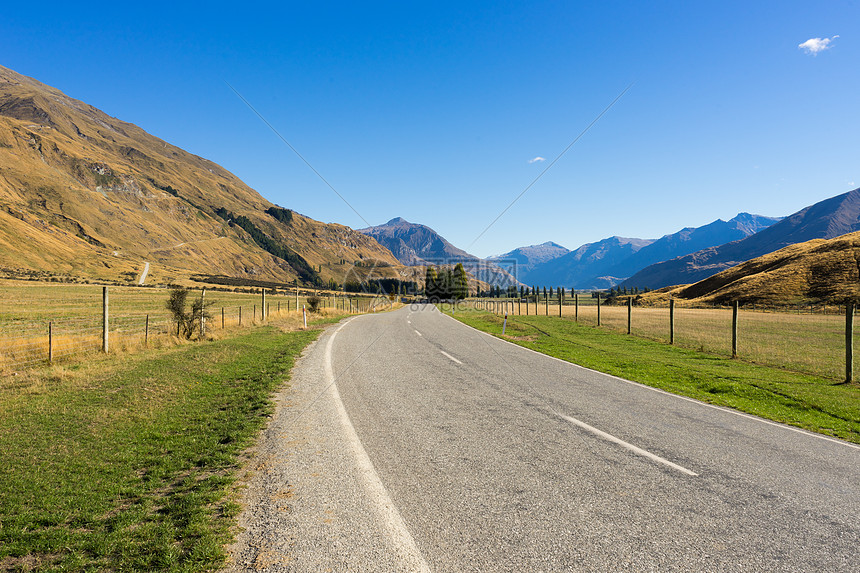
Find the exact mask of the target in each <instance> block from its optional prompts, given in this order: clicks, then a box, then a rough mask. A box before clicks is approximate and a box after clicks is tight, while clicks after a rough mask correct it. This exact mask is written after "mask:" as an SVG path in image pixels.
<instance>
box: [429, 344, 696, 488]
mask: <svg viewBox="0 0 860 573" xmlns="http://www.w3.org/2000/svg"><path fill="white" fill-rule="evenodd" d="M443 354H444V352H443ZM555 414H556V416H558V417H559V418H561V419H562V420H567V421H568V422H570V423H571V424H573V425H574V426H578V427H580V428H582V429H583V430H585V431H587V432H591V433H592V434H594V435H595V436H597V437H599V438H603V439H604V440H606V441H607V442H612V443H613V444H618V445H619V446H621V447H622V448H625V449H627V450H630V451H631V452H633V453H634V454H637V455H640V456H642V457H645V458H648V459H649V460H651V461H655V462H657V463H660V464H663V465H665V466H669V467H670V468H672V469H673V470H677V471H679V472H681V473H683V474H687V475H688V476H698V475H699V474H697V473H695V472H692V471H690V470H688V469H687V468H685V467H681V466H679V465H678V464H674V463H672V462H670V461H669V460H667V459H665V458H661V457H660V456H658V455H656V454H652V453H651V452H649V451H646V450H643V449H642V448H637V447H636V446H634V445H633V444H628V443H627V442H625V441H624V440H621V439H619V438H616V437H615V436H613V435H612V434H607V433H606V432H604V431H601V430H598V429H597V428H595V427H593V426H589V425H588V424H586V423H585V422H582V421H580V420H577V419H576V418H571V417H570V416H565V415H564V414H559V413H558V412H555Z"/></svg>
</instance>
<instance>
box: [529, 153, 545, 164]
mask: <svg viewBox="0 0 860 573" xmlns="http://www.w3.org/2000/svg"><path fill="white" fill-rule="evenodd" d="M541 161H546V159H544V158H543V157H541V156H540V155H538V156H537V157H535V158H534V159H529V163H539V162H541Z"/></svg>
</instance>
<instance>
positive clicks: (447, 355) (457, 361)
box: [439, 350, 462, 364]
mask: <svg viewBox="0 0 860 573" xmlns="http://www.w3.org/2000/svg"><path fill="white" fill-rule="evenodd" d="M439 352H441V353H442V355H443V356H445V357H446V358H449V359H451V360H452V361H454V362H456V363H457V364H462V362H460V361H459V360H457V359H456V358H454V357H453V356H451V355H450V354H448V353H447V352H445V351H444V350H440V351H439Z"/></svg>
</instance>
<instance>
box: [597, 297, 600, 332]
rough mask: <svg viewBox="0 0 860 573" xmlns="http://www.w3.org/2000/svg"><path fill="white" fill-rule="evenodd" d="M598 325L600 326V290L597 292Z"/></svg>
mask: <svg viewBox="0 0 860 573" xmlns="http://www.w3.org/2000/svg"><path fill="white" fill-rule="evenodd" d="M597 326H600V291H598V292H597Z"/></svg>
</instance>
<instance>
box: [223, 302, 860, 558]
mask: <svg viewBox="0 0 860 573" xmlns="http://www.w3.org/2000/svg"><path fill="white" fill-rule="evenodd" d="M279 400H280V406H281V407H280V408H279V409H278V414H277V415H276V417H275V418H274V419H273V421H272V423H271V424H270V426H269V429H268V430H267V432H266V435H265V436H264V438H263V440H262V441H261V446H260V451H259V452H258V454H257V457H256V458H255V459H254V466H253V467H254V474H253V478H252V479H251V481H250V483H249V488H248V493H247V495H246V499H245V502H246V504H247V509H246V510H245V511H244V512H243V514H242V516H241V518H240V521H241V524H242V525H243V527H244V528H245V531H244V532H243V533H242V535H241V536H240V538H239V541H238V543H237V545H236V546H235V547H234V548H233V550H232V553H233V558H234V565H233V566H232V567H231V569H230V570H231V571H260V570H268V571H329V570H330V571H421V570H423V571H427V570H430V571H745V572H749V571H767V572H771V571H816V572H818V571H860V448H858V447H857V446H854V445H852V444H848V443H845V442H841V441H838V440H833V439H829V438H826V437H822V436H818V435H814V434H810V433H807V432H803V431H799V430H797V429H794V428H790V427H787V426H783V425H779V424H774V423H771V422H767V421H764V420H761V419H758V418H755V417H752V416H747V415H744V414H739V413H736V412H732V411H728V410H724V409H721V408H715V407H713V406H708V405H705V404H702V403H700V402H696V401H693V400H689V399H685V398H680V397H677V396H672V395H669V394H666V393H663V392H660V391H656V390H653V389H649V388H646V387H643V386H640V385H637V384H632V383H630V382H627V381H624V380H620V379H618V378H614V377H611V376H607V375H604V374H600V373H596V372H593V371H590V370H587V369H583V368H580V367H577V366H574V365H571V364H567V363H564V362H561V361H558V360H555V359H552V358H548V357H545V356H542V355H539V354H537V353H534V352H531V351H528V350H526V349H522V348H520V347H517V346H514V345H512V344H509V343H506V342H503V341H500V340H498V339H495V338H493V337H491V336H488V335H485V334H483V333H479V332H477V331H475V330H473V329H471V328H468V327H466V326H464V325H462V324H460V323H458V322H456V321H455V320H453V319H451V318H448V317H446V316H443V315H442V314H441V313H439V312H438V311H437V310H436V309H435V308H433V307H430V306H419V307H412V308H408V307H407V308H403V309H401V310H399V311H396V312H389V313H383V314H378V315H365V316H359V317H356V318H353V319H351V320H349V321H347V322H346V323H342V324H341V325H339V326H337V327H333V328H331V329H329V330H328V331H327V332H326V333H325V334H324V335H323V336H322V337H321V338H320V340H318V341H317V342H316V343H315V344H314V345H313V346H312V347H310V348H309V350H308V352H307V353H306V356H305V357H303V358H302V360H301V361H300V363H299V366H298V367H297V369H296V371H295V373H294V376H293V381H292V384H291V387H290V389H289V390H286V391H285V392H284V393H283V394H282V395H281V396H280V397H279Z"/></svg>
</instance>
